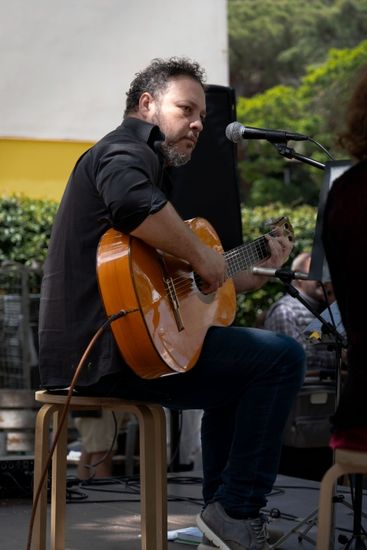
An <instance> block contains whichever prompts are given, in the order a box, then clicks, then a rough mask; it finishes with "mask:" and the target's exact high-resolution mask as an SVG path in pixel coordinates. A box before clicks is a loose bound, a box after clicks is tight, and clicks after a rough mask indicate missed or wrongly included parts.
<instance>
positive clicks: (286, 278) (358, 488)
mask: <svg viewBox="0 0 367 550" xmlns="http://www.w3.org/2000/svg"><path fill="white" fill-rule="evenodd" d="M277 277H278V278H279V279H280V280H281V281H282V283H283V284H284V286H285V289H286V291H287V293H288V294H290V295H291V296H292V297H293V298H295V299H297V300H298V301H299V302H301V304H303V305H304V306H305V307H306V308H307V309H308V310H309V311H310V312H311V313H312V314H313V315H314V316H315V317H316V318H317V319H318V320H319V321H320V323H321V326H322V329H321V330H322V332H324V334H329V335H330V336H332V337H333V338H334V341H335V353H336V364H337V369H336V373H335V391H336V394H335V408H336V407H337V405H338V403H339V399H340V393H341V372H340V371H341V352H342V348H343V347H346V341H345V339H344V337H343V336H342V335H341V334H340V333H339V332H338V331H337V329H336V327H335V326H334V325H332V324H331V323H329V322H328V321H326V319H324V318H323V317H322V316H321V315H320V314H319V313H318V312H317V311H315V310H314V308H313V307H312V306H311V305H310V304H309V303H308V302H307V301H306V300H305V299H304V298H303V297H302V296H301V294H300V293H299V291H298V290H297V289H296V288H295V287H294V286H293V285H292V284H291V280H292V279H294V278H295V277H294V274H293V273H292V272H289V273H287V272H284V273H279V274H278V275H277ZM354 477H355V496H354V505H353V506H352V509H353V512H354V516H353V518H354V519H353V535H352V538H351V539H350V540H349V541H348V543H347V545H346V546H345V547H344V548H345V550H347V549H348V550H352V549H353V550H365V549H366V546H365V544H364V542H363V540H362V524H361V517H362V493H363V487H362V479H363V477H362V474H356V475H355V476H354ZM333 501H334V503H336V502H344V497H339V496H337V495H336V489H334V496H333ZM344 504H346V505H347V506H349V504H347V503H346V502H344ZM316 513H317V511H315V512H312V513H311V514H310V515H309V516H307V518H305V520H303V521H302V522H301V524H300V525H299V526H298V527H297V528H296V529H292V530H291V532H290V533H289V535H290V534H291V533H292V532H293V533H295V532H297V533H298V535H299V536H298V538H299V540H301V539H302V538H304V539H305V540H306V541H308V542H311V543H314V541H312V539H310V537H308V536H307V533H308V531H309V530H310V529H311V527H312V523H311V524H310V523H309V521H310V520H311V519H312V517H314V516H315V514H316ZM334 521H335V512H334V519H333V523H334ZM307 523H309V525H308V527H307V528H306V530H305V531H303V532H300V531H298V529H299V528H300V527H301V526H302V525H305V524H307ZM289 535H284V536H283V537H282V538H281V539H279V540H278V541H277V542H276V543H275V545H272V546H271V548H272V549H275V548H278V544H281V543H283V542H284V540H285V539H286V538H288V536H289ZM331 540H333V539H331ZM331 548H334V543H333V542H331Z"/></svg>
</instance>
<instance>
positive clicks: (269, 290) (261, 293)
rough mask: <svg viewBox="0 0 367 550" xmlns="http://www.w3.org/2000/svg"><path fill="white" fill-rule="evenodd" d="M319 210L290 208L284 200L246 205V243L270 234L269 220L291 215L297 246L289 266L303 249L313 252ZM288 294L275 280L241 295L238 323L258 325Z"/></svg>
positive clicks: (244, 225)
mask: <svg viewBox="0 0 367 550" xmlns="http://www.w3.org/2000/svg"><path fill="white" fill-rule="evenodd" d="M316 214H317V209H316V208H314V207H312V206H299V207H297V208H290V207H287V206H286V205H282V204H281V203H277V204H272V205H268V206H260V207H256V208H243V210H242V223H243V238H244V242H248V241H252V240H254V239H256V238H257V237H259V236H260V235H263V234H264V233H267V232H268V231H269V228H268V227H266V225H265V223H266V221H267V220H269V219H276V218H279V217H280V216H287V217H288V218H289V221H290V222H291V224H292V226H293V229H294V235H295V245H294V248H293V251H292V254H291V257H290V258H289V261H288V264H287V266H288V267H289V266H290V265H291V263H292V260H293V259H294V258H295V256H297V255H298V254H299V253H300V252H304V251H311V249H312V243H313V238H314V231H315V223H316ZM282 294H284V288H283V285H282V283H281V282H278V281H274V282H273V281H272V282H269V283H267V284H266V285H264V287H262V288H261V289H259V290H256V291H255V292H250V293H248V294H241V295H239V296H238V298H237V315H236V321H235V322H236V324H238V325H241V326H257V324H258V322H259V319H261V318H262V316H263V315H264V313H265V312H266V310H267V309H269V307H270V306H271V304H272V303H273V302H274V301H275V300H277V299H278V298H280V296H282Z"/></svg>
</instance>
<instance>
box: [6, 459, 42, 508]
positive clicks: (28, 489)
mask: <svg viewBox="0 0 367 550" xmlns="http://www.w3.org/2000/svg"><path fill="white" fill-rule="evenodd" d="M33 469H34V457H33V456H31V455H23V456H18V455H5V456H0V498H12V497H17V498H24V497H31V496H32V491H33Z"/></svg>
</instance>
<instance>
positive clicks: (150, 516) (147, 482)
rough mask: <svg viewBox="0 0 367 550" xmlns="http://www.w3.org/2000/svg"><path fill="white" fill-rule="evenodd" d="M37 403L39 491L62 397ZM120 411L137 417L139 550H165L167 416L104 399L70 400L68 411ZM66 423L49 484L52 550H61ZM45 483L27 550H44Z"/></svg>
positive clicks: (44, 395) (41, 396)
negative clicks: (38, 404) (38, 406)
mask: <svg viewBox="0 0 367 550" xmlns="http://www.w3.org/2000/svg"><path fill="white" fill-rule="evenodd" d="M36 401H40V402H41V403H43V405H42V406H41V408H40V410H39V412H38V414H37V418H36V433H35V450H34V456H35V461H34V487H35V490H36V489H37V487H38V484H39V480H40V479H41V476H42V472H43V470H44V467H45V464H46V461H47V457H48V454H49V428H50V420H51V418H53V433H54V434H55V433H56V431H57V429H58V427H59V423H60V418H61V415H62V410H63V406H64V404H65V401H66V396H64V395H56V394H52V393H48V392H46V391H37V392H36ZM102 407H103V408H106V409H111V410H114V411H117V410H121V411H125V412H129V413H132V414H134V415H136V417H137V419H138V422H139V441H140V494H141V510H140V513H141V548H142V550H166V549H167V483H166V472H167V457H166V416H165V413H164V410H163V408H162V407H161V406H160V405H154V404H148V403H140V402H136V401H127V400H123V399H117V398H105V397H78V396H75V397H74V396H73V397H72V398H71V403H70V409H73V410H83V409H84V410H91V409H100V408H102ZM67 432H68V427H67V421H65V423H64V426H63V428H62V430H61V434H60V439H59V440H58V443H57V445H56V448H55V453H54V456H53V458H52V483H51V531H50V533H51V535H50V536H51V549H52V550H64V548H65V507H66V456H67ZM46 532H47V483H44V486H43V489H42V492H41V495H40V499H39V502H38V508H37V512H36V516H35V522H34V529H33V537H32V550H45V549H46Z"/></svg>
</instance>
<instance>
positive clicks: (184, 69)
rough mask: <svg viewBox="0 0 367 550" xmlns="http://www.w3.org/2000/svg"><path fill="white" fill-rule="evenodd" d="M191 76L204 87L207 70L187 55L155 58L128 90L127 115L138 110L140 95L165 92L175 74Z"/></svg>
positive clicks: (136, 76)
mask: <svg viewBox="0 0 367 550" xmlns="http://www.w3.org/2000/svg"><path fill="white" fill-rule="evenodd" d="M180 75H184V76H189V77H191V78H193V79H194V80H196V81H197V82H198V83H199V84H200V85H201V86H202V87H203V89H204V81H205V71H204V69H202V68H201V67H200V65H199V64H198V63H197V62H196V61H191V60H190V59H187V58H185V57H171V58H169V59H160V58H156V59H153V60H152V62H151V63H150V65H148V67H146V68H145V69H144V70H142V71H141V72H139V73H136V75H135V78H134V80H133V81H132V82H131V84H130V88H129V90H128V92H126V96H127V97H126V109H125V113H124V116H125V117H126V116H127V115H129V114H130V113H132V112H136V111H137V109H138V105H139V99H140V96H141V95H142V94H143V93H144V92H149V93H150V94H151V95H152V96H153V97H156V96H157V95H158V94H159V93H161V92H163V91H164V90H165V89H166V87H167V84H168V82H169V80H170V78H173V77H175V76H180Z"/></svg>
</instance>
